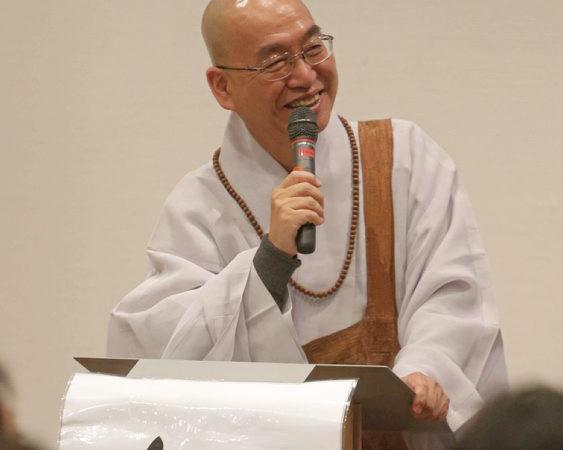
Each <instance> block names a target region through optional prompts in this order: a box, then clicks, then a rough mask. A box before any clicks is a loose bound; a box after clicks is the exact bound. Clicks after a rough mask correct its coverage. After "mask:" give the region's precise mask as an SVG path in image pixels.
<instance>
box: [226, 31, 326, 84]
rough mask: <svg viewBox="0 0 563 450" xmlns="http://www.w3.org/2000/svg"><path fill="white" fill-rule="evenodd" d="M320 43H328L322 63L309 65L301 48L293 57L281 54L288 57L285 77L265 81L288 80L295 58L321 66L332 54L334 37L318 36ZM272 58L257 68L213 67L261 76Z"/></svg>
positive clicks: (287, 53)
mask: <svg viewBox="0 0 563 450" xmlns="http://www.w3.org/2000/svg"><path fill="white" fill-rule="evenodd" d="M317 37H318V38H319V39H320V40H321V41H326V42H328V50H329V52H328V55H327V57H326V58H325V59H323V60H322V61H319V62H316V63H314V64H311V63H310V62H309V61H308V60H307V57H306V56H305V50H306V48H305V47H303V48H302V49H301V51H299V52H297V53H295V54H294V55H290V54H289V52H285V53H282V54H281V55H279V56H288V59H287V61H288V63H289V67H290V70H289V72H288V73H287V75H284V76H282V77H279V78H273V79H269V80H267V81H279V80H283V79H285V78H288V77H289V76H290V75H291V72H293V69H294V68H295V60H296V59H297V58H302V59H303V61H305V62H306V63H307V64H309V65H310V66H311V67H313V66H316V65H317V64H321V63H323V62H325V61H326V60H327V59H329V58H330V57H331V56H332V54H333V49H332V46H333V44H332V42H333V41H334V36H331V35H330V34H319V35H318V36H317ZM271 59H272V58H269V59H266V60H265V61H263V62H262V63H261V64H260V65H259V66H251V67H229V66H223V65H220V64H216V65H215V67H217V69H223V70H238V71H244V72H258V75H261V74H263V73H266V66H267V65H268V64H269V61H270V60H271Z"/></svg>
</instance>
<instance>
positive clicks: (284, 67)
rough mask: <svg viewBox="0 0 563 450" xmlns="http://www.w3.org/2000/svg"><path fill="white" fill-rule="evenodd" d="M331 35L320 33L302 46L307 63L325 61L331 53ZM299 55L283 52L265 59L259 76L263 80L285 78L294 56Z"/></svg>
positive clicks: (291, 66) (289, 70)
mask: <svg viewBox="0 0 563 450" xmlns="http://www.w3.org/2000/svg"><path fill="white" fill-rule="evenodd" d="M332 39H333V38H332V36H328V35H322V36H319V37H318V38H316V39H314V40H313V41H311V42H310V43H309V44H307V45H306V46H305V47H303V53H302V55H303V58H304V59H305V61H306V62H307V64H309V65H311V66H314V65H316V64H320V63H322V62H323V61H326V60H327V59H328V58H330V55H332ZM299 56H301V55H300V54H297V55H295V56H293V57H292V56H290V55H289V54H285V55H282V56H279V57H277V58H274V59H272V60H270V61H267V62H266V63H264V64H263V65H262V72H261V76H262V78H263V79H264V80H265V81H278V80H283V79H284V78H287V77H288V76H289V75H290V74H291V71H292V70H293V63H294V61H295V58H297V57H299Z"/></svg>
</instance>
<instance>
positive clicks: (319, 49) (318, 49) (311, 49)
mask: <svg viewBox="0 0 563 450" xmlns="http://www.w3.org/2000/svg"><path fill="white" fill-rule="evenodd" d="M324 50H325V47H324V45H323V44H322V43H318V44H311V45H308V46H307V48H306V49H305V50H303V53H305V56H307V57H315V56H318V55H320V54H322V53H323V52H324Z"/></svg>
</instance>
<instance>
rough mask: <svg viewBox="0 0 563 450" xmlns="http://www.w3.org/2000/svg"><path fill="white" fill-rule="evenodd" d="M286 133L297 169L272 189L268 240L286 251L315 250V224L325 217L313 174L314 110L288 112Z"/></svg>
mask: <svg viewBox="0 0 563 450" xmlns="http://www.w3.org/2000/svg"><path fill="white" fill-rule="evenodd" d="M288 131H289V137H290V141H291V146H292V150H293V152H294V156H295V162H296V164H297V165H298V166H299V167H298V169H296V170H294V171H293V172H291V173H290V174H289V175H288V176H287V177H286V178H285V179H284V181H283V182H282V183H281V184H280V185H279V186H278V187H277V188H276V189H275V190H274V191H273V192H272V199H271V215H270V231H269V239H270V241H271V242H272V243H273V244H274V245H275V246H276V247H277V248H279V249H280V250H282V251H284V252H286V253H287V254H289V255H295V254H297V253H312V252H313V251H314V250H315V226H316V225H321V224H322V223H323V221H324V209H323V208H324V198H323V195H322V193H321V191H320V189H319V188H320V181H319V180H318V179H317V178H316V177H315V175H314V173H315V144H316V141H317V135H318V127H317V124H316V114H315V113H314V112H313V111H311V110H310V109H309V108H297V109H296V110H295V111H293V113H292V114H291V116H290V119H289V124H288Z"/></svg>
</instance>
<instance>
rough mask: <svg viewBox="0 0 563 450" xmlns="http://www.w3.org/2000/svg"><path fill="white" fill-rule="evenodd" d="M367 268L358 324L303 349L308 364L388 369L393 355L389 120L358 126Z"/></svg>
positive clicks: (394, 319) (395, 345)
mask: <svg viewBox="0 0 563 450" xmlns="http://www.w3.org/2000/svg"><path fill="white" fill-rule="evenodd" d="M358 129H359V137H360V151H361V160H362V191H363V196H364V216H365V217H364V223H365V230H366V231H365V235H366V260H367V261H366V262H367V297H368V299H367V308H366V314H365V315H364V318H363V319H362V320H361V321H360V322H358V323H356V324H354V325H352V326H350V327H348V328H346V329H344V330H340V331H337V332H335V333H332V334H330V335H328V336H323V337H320V338H318V339H315V340H314V341H311V342H309V343H307V344H306V345H304V346H303V350H304V351H305V354H306V355H307V359H308V360H309V362H310V363H317V364H320V363H324V364H384V365H389V366H391V365H393V361H394V359H395V356H396V354H397V352H398V351H399V343H398V342H399V341H398V333H397V308H396V305H395V270H394V263H395V261H394V255H395V252H394V231H393V198H392V192H391V179H392V170H393V130H392V126H391V121H390V120H381V121H372V122H360V123H359V125H358Z"/></svg>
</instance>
